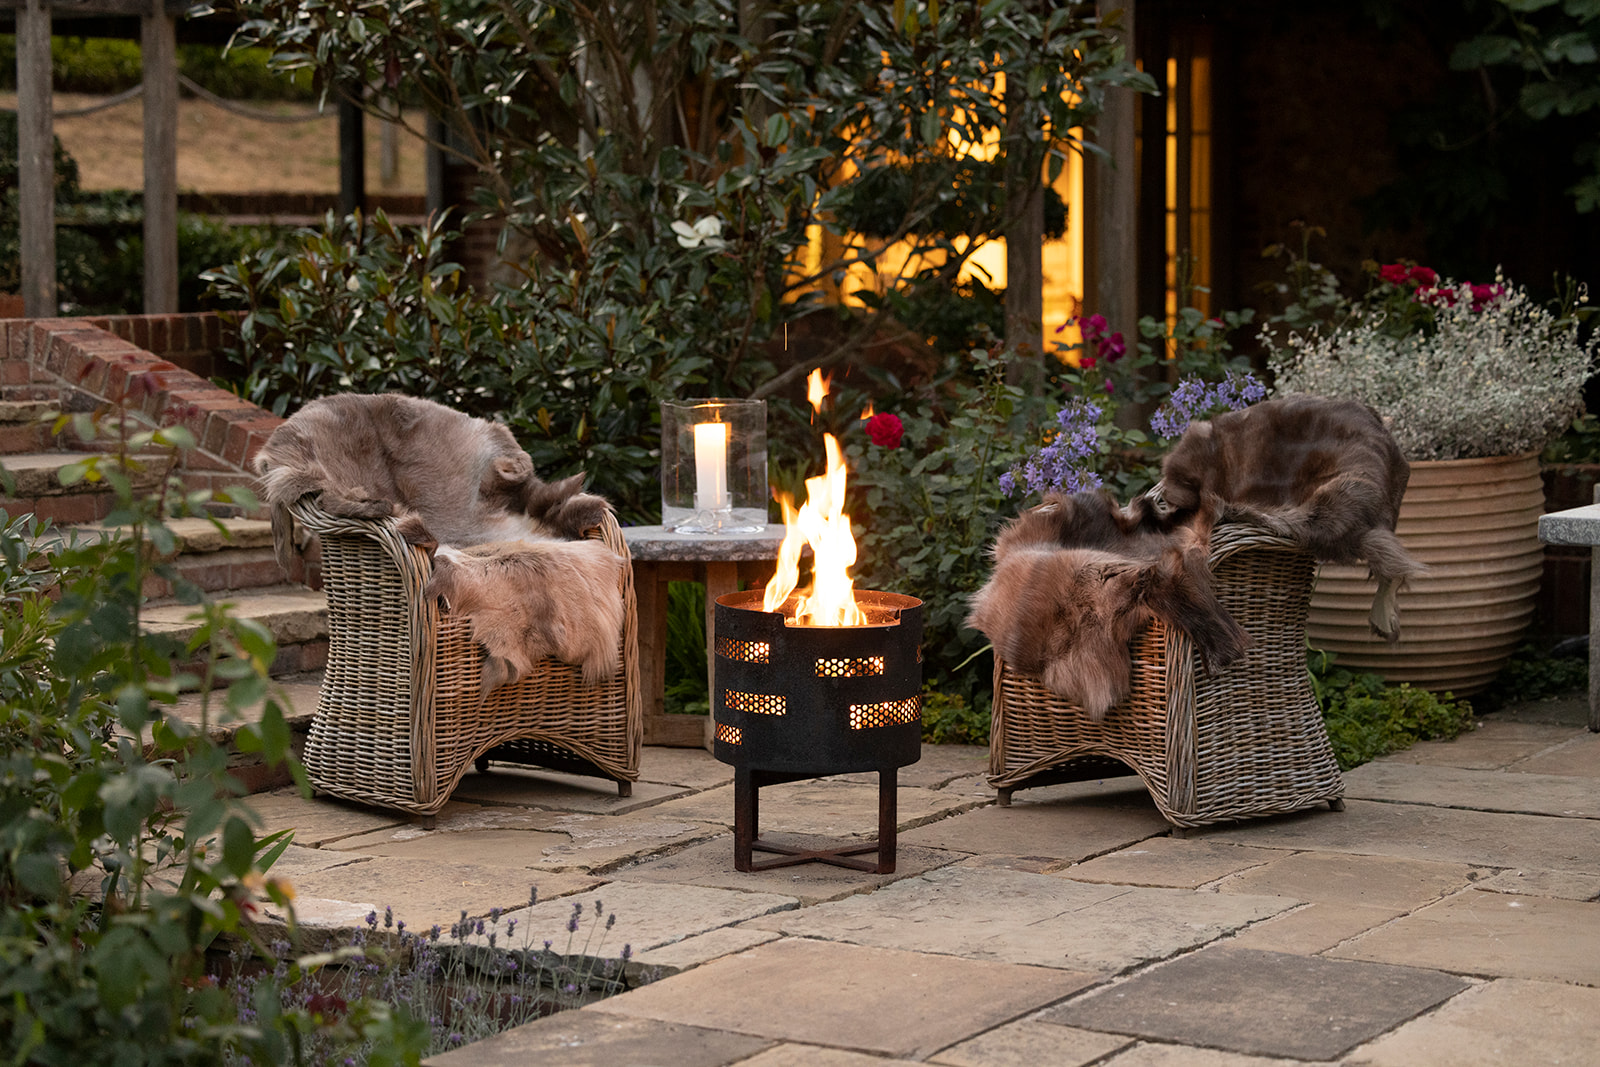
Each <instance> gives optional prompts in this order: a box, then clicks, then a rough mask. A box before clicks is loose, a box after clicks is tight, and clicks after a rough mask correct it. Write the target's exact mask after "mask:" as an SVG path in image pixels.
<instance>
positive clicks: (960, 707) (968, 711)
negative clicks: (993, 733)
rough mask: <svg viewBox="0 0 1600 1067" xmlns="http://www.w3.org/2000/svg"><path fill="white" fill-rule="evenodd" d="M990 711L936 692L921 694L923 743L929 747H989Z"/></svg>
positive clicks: (927, 691) (935, 690) (930, 690)
mask: <svg viewBox="0 0 1600 1067" xmlns="http://www.w3.org/2000/svg"><path fill="white" fill-rule="evenodd" d="M989 726H990V718H989V711H988V709H987V708H977V707H974V706H973V705H972V703H971V702H969V701H967V700H965V699H963V698H961V697H958V696H953V695H951V694H949V693H941V692H939V691H938V690H937V689H929V690H926V691H924V692H923V694H922V740H923V741H925V742H926V743H928V744H930V745H987V744H988V743H989Z"/></svg>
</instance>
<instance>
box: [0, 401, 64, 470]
mask: <svg viewBox="0 0 1600 1067" xmlns="http://www.w3.org/2000/svg"><path fill="white" fill-rule="evenodd" d="M60 408H61V405H60V404H57V403H56V402H55V401H52V400H0V456H6V455H11V454H13V453H20V452H43V451H45V450H46V449H48V448H51V447H52V446H53V445H54V443H55V442H54V438H53V436H52V435H51V433H50V423H49V422H48V421H45V420H46V419H48V418H49V416H51V415H52V414H54V413H55V412H57V411H59V410H60Z"/></svg>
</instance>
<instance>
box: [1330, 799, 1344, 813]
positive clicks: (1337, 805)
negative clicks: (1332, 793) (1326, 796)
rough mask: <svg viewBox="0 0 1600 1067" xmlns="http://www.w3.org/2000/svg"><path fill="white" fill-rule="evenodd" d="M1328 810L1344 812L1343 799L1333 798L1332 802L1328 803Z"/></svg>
mask: <svg viewBox="0 0 1600 1067" xmlns="http://www.w3.org/2000/svg"><path fill="white" fill-rule="evenodd" d="M1328 810H1329V811H1343V810H1344V797H1334V798H1333V799H1332V800H1330V801H1328Z"/></svg>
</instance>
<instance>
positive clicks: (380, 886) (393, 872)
mask: <svg viewBox="0 0 1600 1067" xmlns="http://www.w3.org/2000/svg"><path fill="white" fill-rule="evenodd" d="M337 855H339V856H340V857H341V858H346V859H348V858H349V855H348V854H347V853H338V854H337ZM533 881H534V878H533V872H531V871H516V870H512V869H510V868H506V867H484V866H466V865H451V866H441V865H440V864H438V863H433V862H430V861H427V860H412V859H393V858H390V857H386V856H374V857H372V858H371V859H368V860H366V861H365V862H363V863H345V864H341V865H339V866H336V867H329V868H327V869H325V870H319V871H312V872H309V873H307V874H304V875H302V876H301V877H300V878H298V879H297V880H295V882H294V887H295V894H296V895H295V902H294V910H295V916H296V917H297V919H298V920H299V921H300V922H301V923H302V924H303V925H306V926H314V927H323V928H333V927H339V926H350V927H354V926H357V925H360V923H361V920H362V918H363V917H364V916H365V915H366V914H367V913H368V912H371V911H376V912H377V913H378V914H380V915H382V914H383V910H384V908H385V907H390V908H392V909H393V911H394V916H395V918H396V919H398V920H403V921H404V922H405V924H406V926H407V927H408V928H409V929H411V930H415V931H418V932H421V931H425V930H427V929H428V928H429V927H430V926H434V925H439V926H443V927H448V926H449V925H450V924H451V923H453V922H456V921H458V920H459V919H460V918H461V912H463V911H465V912H466V913H467V914H468V915H469V916H480V915H487V914H488V913H489V912H490V911H491V910H492V909H494V908H504V909H510V908H514V907H516V906H517V905H519V904H526V903H527V900H528V889H529V886H530V884H531V883H532V882H533ZM596 884H597V882H596V881H595V879H592V878H585V877H583V876H581V875H574V874H540V875H538V885H539V893H540V895H541V897H550V896H556V895H561V894H567V893H575V892H579V891H581V890H584V889H588V888H590V887H592V886H594V885H596ZM268 910H269V913H270V912H271V910H272V909H268ZM352 916H354V919H353V920H352ZM558 929H560V924H552V925H551V930H552V931H555V930H558Z"/></svg>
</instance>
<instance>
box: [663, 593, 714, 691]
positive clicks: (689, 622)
mask: <svg viewBox="0 0 1600 1067" xmlns="http://www.w3.org/2000/svg"><path fill="white" fill-rule="evenodd" d="M666 661H667V662H666V692H665V696H664V699H663V702H662V703H663V705H664V708H665V710H666V712H667V713H668V714H690V715H692V714H701V715H706V714H710V711H711V693H710V689H709V688H708V686H707V679H706V587H705V585H704V584H702V583H700V582H669V583H668V584H667V653H666Z"/></svg>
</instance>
